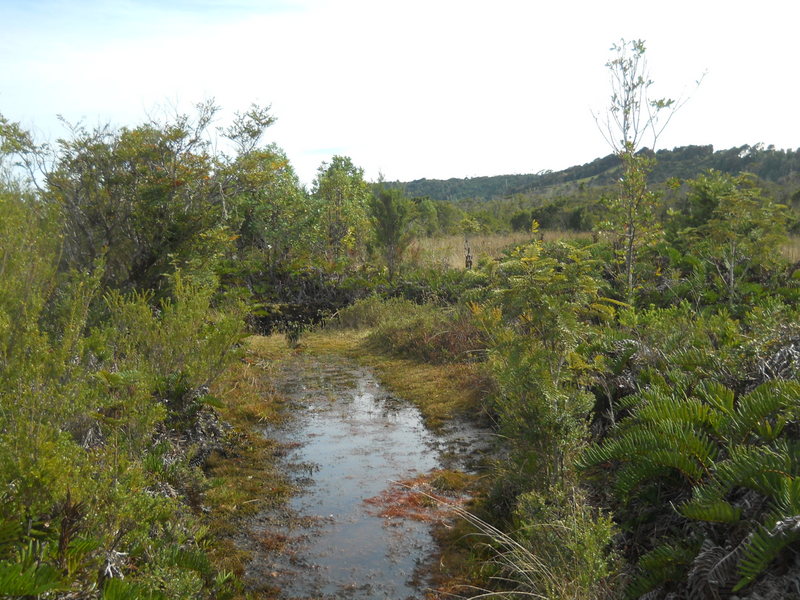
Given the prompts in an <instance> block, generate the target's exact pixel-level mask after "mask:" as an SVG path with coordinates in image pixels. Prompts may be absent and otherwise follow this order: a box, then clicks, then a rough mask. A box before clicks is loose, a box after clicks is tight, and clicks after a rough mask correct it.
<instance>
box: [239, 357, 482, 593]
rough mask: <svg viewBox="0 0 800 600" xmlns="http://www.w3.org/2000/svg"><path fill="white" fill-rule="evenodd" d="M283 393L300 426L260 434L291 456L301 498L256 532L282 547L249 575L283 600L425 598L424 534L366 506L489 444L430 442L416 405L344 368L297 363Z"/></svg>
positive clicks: (466, 434) (456, 437)
mask: <svg viewBox="0 0 800 600" xmlns="http://www.w3.org/2000/svg"><path fill="white" fill-rule="evenodd" d="M281 386H282V391H283V392H284V393H285V394H286V395H288V396H289V397H290V398H291V399H292V400H293V402H294V403H295V407H294V411H293V413H294V414H296V417H294V418H293V419H292V421H291V423H290V424H289V425H287V426H285V427H283V428H281V429H275V430H270V431H268V432H266V434H267V435H269V436H270V437H272V438H277V439H279V440H281V441H283V442H284V443H286V444H287V447H289V448H290V450H289V451H288V452H287V455H286V458H285V460H286V461H287V466H288V467H289V469H290V471H291V472H292V473H293V476H294V478H295V480H296V482H297V483H298V484H299V485H300V489H301V492H300V493H299V494H298V495H296V496H294V497H293V499H292V500H291V502H290V506H289V507H288V510H287V511H284V512H281V513H275V512H267V513H264V514H263V515H261V516H260V518H259V519H257V520H256V522H255V523H254V524H253V531H252V532H251V533H252V534H253V535H255V536H261V537H263V536H264V535H268V536H269V535H276V536H279V537H280V539H281V540H284V541H285V542H286V543H285V545H284V546H283V547H282V549H281V551H279V552H272V553H269V552H263V553H260V554H258V555H257V556H256V559H255V560H254V561H253V563H252V564H251V566H250V569H249V572H248V576H249V577H250V578H251V580H252V579H256V580H258V579H263V580H269V581H271V582H272V583H274V584H275V585H276V586H277V587H278V588H280V590H281V594H282V596H281V597H282V598H292V599H294V598H343V597H346V598H354V599H367V598H369V599H379V598H387V599H392V600H403V599H406V598H422V597H424V595H425V589H426V588H427V587H428V586H429V582H428V581H427V578H426V575H425V573H426V569H425V567H426V566H428V564H429V562H430V561H431V560H432V559H433V557H435V554H436V550H437V549H436V545H435V542H434V540H433V538H432V536H431V531H430V525H429V524H428V523H425V522H420V521H416V520H411V519H401V518H393V519H387V518H383V517H381V516H379V515H378V514H377V512H379V511H376V510H375V507H374V506H372V505H370V504H369V503H365V502H364V501H365V500H366V499H369V498H374V497H375V496H378V495H379V494H381V493H382V492H385V491H386V490H387V488H389V487H390V485H391V483H392V482H394V481H399V480H404V479H408V478H412V477H414V476H415V475H419V474H423V473H426V472H428V471H430V470H431V469H435V468H441V467H442V466H443V464H444V455H445V452H446V451H447V450H448V449H452V447H453V444H456V445H458V446H459V447H460V448H459V450H460V451H461V452H463V450H464V448H466V447H469V448H472V447H473V446H475V445H480V444H485V442H486V439H485V436H484V437H482V436H481V435H480V433H479V432H477V431H471V430H469V429H468V428H465V427H463V426H461V427H457V428H454V429H453V430H452V431H451V432H450V433H449V434H446V435H443V436H434V435H433V434H432V433H431V432H430V431H428V430H427V429H426V427H425V425H424V423H423V421H422V417H421V415H420V413H419V411H418V410H417V409H416V408H415V407H414V406H412V405H411V404H409V403H408V402H405V401H403V400H401V399H399V398H396V397H395V396H393V395H391V394H390V393H388V392H387V391H386V390H384V389H383V388H381V386H380V385H379V383H378V382H377V381H376V379H375V377H374V376H373V374H372V373H371V372H370V371H369V370H366V369H363V368H361V367H358V366H356V365H353V364H351V363H347V362H344V361H341V360H336V359H327V360H325V361H319V360H317V359H313V358H307V357H305V358H304V357H298V358H296V359H294V361H293V362H292V363H291V364H289V365H288V366H287V367H286V368H285V370H284V374H283V380H282V382H281ZM447 454H448V455H452V452H448V453H447ZM448 466H452V465H450V464H448Z"/></svg>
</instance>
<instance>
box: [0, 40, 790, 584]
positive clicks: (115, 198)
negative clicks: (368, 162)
mask: <svg viewBox="0 0 800 600" xmlns="http://www.w3.org/2000/svg"><path fill="white" fill-rule="evenodd" d="M644 57H645V47H644V44H643V43H642V42H638V41H637V42H633V43H629V42H624V41H622V42H620V43H619V44H618V45H616V46H615V47H614V48H613V55H612V58H611V60H610V61H609V64H608V67H609V69H610V72H611V73H612V74H614V75H615V76H619V77H618V79H616V81H617V83H616V84H615V85H617V86H618V87H615V88H614V91H613V95H612V99H611V103H610V109H609V119H608V121H607V122H606V126H607V127H606V130H604V132H605V133H607V134H608V136H609V141H610V143H611V146H612V149H613V154H612V155H611V156H610V157H606V158H605V159H598V161H595V163H591V164H590V165H583V166H582V167H574V168H573V169H570V170H567V171H564V172H561V173H559V174H553V173H542V174H539V175H537V176H530V177H532V178H533V179H526V180H525V181H523V180H517V179H514V180H513V182H511V183H515V185H516V184H517V183H518V184H519V185H523V184H524V185H525V186H529V187H525V188H519V189H511V188H509V185H510V183H509V181H511V180H508V179H507V180H506V182H505V184H504V185H505V187H504V188H502V189H501V188H496V187H492V188H491V189H490V188H486V189H490V191H481V192H480V193H478V191H474V192H463V191H458V193H456V191H453V190H456V189H458V190H463V189H467V188H468V186H467V187H466V188H465V187H464V186H461V187H459V186H457V185H456V184H457V183H458V182H455V181H451V182H449V184H450V187H449V188H447V190H450V191H449V192H447V193H446V194H445V193H444V192H443V194H444V195H443V196H439V197H437V194H438V192H436V191H435V190H436V189H438V188H436V186H433V187H431V186H428V187H427V188H425V187H424V186H421V185H418V184H419V182H413V184H408V185H407V186H405V187H404V186H402V185H400V184H398V183H396V182H395V183H387V182H378V183H371V182H368V181H366V180H365V179H364V174H363V171H362V170H361V169H360V168H359V167H358V166H356V165H355V164H353V162H352V161H351V159H349V158H347V157H343V156H336V157H334V158H332V159H331V161H330V162H326V163H323V164H322V165H321V166H320V168H319V171H318V173H317V177H316V178H315V180H314V182H313V184H312V185H311V186H310V188H308V189H306V188H304V187H303V186H302V185H300V183H299V182H298V179H297V177H296V176H295V174H294V171H293V169H292V166H291V164H290V163H289V161H288V159H287V157H286V155H285V154H284V153H283V151H282V150H281V149H280V148H278V147H277V146H275V145H270V144H266V143H264V142H263V139H264V137H265V136H266V132H267V130H268V128H269V126H270V125H271V124H272V122H273V121H274V117H273V116H272V115H271V113H270V111H269V109H268V107H259V106H252V107H251V108H250V109H248V110H247V111H245V112H242V113H237V114H236V115H235V116H234V119H233V124H232V125H231V126H230V127H229V128H227V129H226V130H224V131H222V132H220V134H219V135H220V136H222V137H221V138H219V139H217V138H215V137H214V136H212V135H211V131H212V124H213V122H214V119H215V118H216V116H217V113H218V110H219V109H218V108H217V107H216V106H214V104H213V103H205V104H202V105H199V106H198V107H197V110H196V112H195V113H194V114H192V115H175V116H172V117H169V118H166V119H164V120H162V121H155V120H152V121H148V122H146V123H143V124H140V125H138V126H136V127H132V128H128V127H123V128H119V129H115V128H112V127H110V126H109V127H99V128H96V129H93V130H90V129H86V128H84V127H82V126H74V127H72V128H71V129H70V132H69V135H68V136H66V137H65V138H64V139H61V140H58V142H56V143H55V144H53V145H42V144H38V143H37V142H36V140H35V139H34V138H33V137H32V136H31V135H30V134H29V133H28V132H27V131H25V130H23V129H22V128H21V127H20V126H19V125H18V124H16V123H13V122H10V121H8V120H6V119H3V118H2V117H0V596H3V597H9V598H87V599H88V598H106V599H115V598H151V599H159V598H175V599H178V598H244V597H248V596H250V597H269V594H270V593H272V592H271V591H269V590H263V589H262V590H261V591H255V590H248V588H247V586H246V584H245V582H244V579H243V577H242V575H243V573H244V569H245V566H246V564H247V560H248V558H247V554H246V553H245V552H244V551H243V550H241V549H240V548H239V547H238V546H237V544H236V543H235V536H236V532H237V527H238V524H240V523H242V520H243V519H246V518H247V517H248V515H252V514H253V513H254V512H255V511H257V510H260V509H261V508H263V507H264V506H265V505H266V506H279V505H280V503H281V502H283V501H285V500H286V498H288V497H289V496H290V495H291V494H292V492H293V489H292V486H291V485H290V483H289V482H288V481H287V479H286V478H285V477H284V476H283V474H282V473H281V472H280V468H279V467H278V466H277V464H278V463H277V462H276V457H278V456H280V454H281V448H280V447H278V446H277V445H276V443H275V442H272V441H270V440H267V439H264V437H263V436H262V435H260V434H259V425H260V424H263V423H265V422H278V421H280V420H281V419H283V418H285V416H286V414H287V412H286V411H287V410H290V409H289V407H288V406H286V405H285V403H284V401H283V400H282V398H281V397H280V395H279V394H277V393H276V392H275V390H274V389H273V388H272V385H271V378H270V374H271V372H272V369H274V368H275V363H276V362H277V361H279V360H280V358H281V357H282V356H285V355H286V354H287V353H292V352H309V353H319V354H340V355H346V356H348V357H350V358H353V359H355V360H357V361H359V362H361V363H362V364H366V365H368V366H370V367H372V368H374V369H375V371H376V372H377V373H378V375H379V376H380V377H381V379H382V381H383V382H384V383H386V384H387V385H388V386H389V387H390V388H392V389H393V390H394V391H396V392H397V393H399V394H400V395H402V396H404V397H406V398H408V399H409V400H411V401H413V402H415V403H416V404H417V405H418V406H419V407H420V409H421V411H422V413H423V415H424V417H425V419H426V421H427V423H428V424H429V425H430V427H431V428H432V429H434V430H435V429H436V428H437V427H439V426H441V425H442V424H444V423H446V422H447V421H448V420H450V419H453V418H455V417H459V418H463V417H464V416H468V417H470V418H476V419H478V420H480V422H481V423H483V424H484V425H485V426H486V427H491V428H493V429H494V431H495V432H496V433H497V435H498V438H499V439H500V440H502V442H501V444H502V449H501V450H502V454H501V455H502V457H503V458H502V460H497V461H496V463H495V464H493V465H492V466H491V467H490V468H487V469H486V472H485V473H482V474H481V477H480V478H477V480H479V482H478V483H476V481H477V480H474V479H471V478H465V476H464V475H463V474H459V473H450V472H444V471H442V472H438V473H433V474H431V477H430V480H426V481H425V484H426V485H428V486H429V487H428V489H429V492H430V497H431V498H434V499H435V498H437V497H438V496H439V495H444V496H446V495H448V494H452V493H454V492H456V491H460V490H462V489H464V488H467V487H469V488H470V489H471V490H473V493H474V490H476V489H480V493H479V494H478V498H477V499H475V500H474V501H473V503H472V504H470V505H469V506H468V511H469V512H467V509H465V508H464V507H460V508H458V512H459V514H461V515H462V516H463V517H464V521H463V522H462V523H460V524H459V525H457V526H455V527H454V529H453V530H452V532H451V533H450V534H448V533H445V532H444V531H442V532H440V536H439V537H440V539H441V540H442V543H443V544H447V545H450V546H451V549H452V551H453V554H451V555H447V554H446V555H445V556H444V557H443V558H442V561H441V564H442V565H444V566H445V568H446V569H447V571H448V575H449V576H451V577H452V578H453V581H452V582H451V583H450V585H449V587H448V591H449V592H451V593H455V594H459V595H461V596H464V597H470V596H476V595H479V594H484V595H490V596H496V597H509V598H510V597H515V596H526V597H531V596H532V597H540V598H553V599H562V598H563V599H567V598H569V599H587V600H588V599H600V598H618V597H619V598H632V599H633V598H647V599H648V600H657V599H663V600H666V599H667V598H692V599H694V598H697V599H699V598H731V597H734V596H735V597H738V598H752V599H756V598H759V599H764V598H775V599H777V598H786V597H791V596H793V595H796V594H797V590H798V589H799V588H798V586H800V563H798V558H797V557H798V550H800V545H798V544H800V462H798V457H799V456H800V383H798V369H800V325H798V323H800V309H798V300H800V269H798V264H797V260H798V256H797V239H796V238H792V237H791V234H792V232H796V231H797V227H798V225H797V224H798V212H797V210H798V208H800V206H799V205H800V176H798V173H800V170H798V168H797V153H796V152H792V151H780V150H775V149H774V148H771V147H770V148H764V147H762V146H747V147H742V148H736V149H732V150H730V151H722V152H720V151H718V152H713V150H710V149H706V148H694V149H692V148H688V149H687V148H684V149H676V150H674V151H672V152H666V151H657V152H654V151H653V148H652V146H653V144H652V142H649V141H648V140H649V139H650V138H648V137H647V136H646V135H644V134H647V133H648V131H649V132H650V133H653V132H655V131H656V129H657V122H656V120H654V118H655V116H657V115H659V114H660V115H662V116H664V115H668V114H669V111H672V110H674V109H675V108H676V107H678V106H679V105H680V103H673V102H671V101H669V100H663V99H659V100H652V99H648V98H647V96H646V91H647V88H648V87H649V83H650V79H649V76H648V74H647V72H646V64H645V63H644ZM626 94H627V95H626ZM668 120H669V119H668V118H667V119H666V122H668ZM664 122H665V121H662V123H664ZM615 127H619V129H618V130H617V129H615ZM626 127H628V129H627V130H626V129H625V128H626ZM631 127H633V128H634V129H630V128H631ZM637 128H638V129H637ZM651 130H652V131H651ZM640 134H642V135H640ZM656 137H657V136H656ZM654 139H655V138H653V140H652V141H654ZM220 148H222V150H221V149H220ZM478 179H481V178H478ZM429 183H430V182H429ZM471 183H472V184H474V185H473V187H474V186H475V185H477V184H478V183H481V184H484V183H486V184H487V185H489V182H483V181H481V182H478V181H472V182H471ZM440 187H441V186H440ZM469 189H472V188H469ZM476 189H477V188H476ZM447 190H445V191H447ZM481 190H484V188H481ZM498 190H500V191H498ZM465 194H466V195H465ZM512 232H516V233H513V237H509V236H510V235H511V234H512ZM453 240H457V243H456V244H455V245H454V243H453ZM476 486H477V487H476ZM395 491H396V492H397V493H396V495H397V497H398V498H400V499H402V500H403V502H406V504H408V506H406V509H408V510H410V508H409V507H411V505H412V504H414V503H419V502H421V501H420V499H419V498H411V497H409V496H408V495H406V494H404V493H402V490H400V489H398V490H395ZM376 503H379V504H380V509H381V510H387V511H390V510H395V511H401V509H403V506H395V507H392V506H389V505H388V504H387V503H388V498H382V499H380V502H378V501H377V500H376ZM422 504H423V505H424V502H423V503H422ZM414 507H415V509H416V508H419V509H420V511H421V512H420V515H421V516H420V518H423V517H424V515H425V514H427V513H424V510H423V509H424V508H425V506H421V507H417V506H416V504H415V505H414ZM264 543H265V544H266V543H267V541H265V542H264ZM270 544H272V545H274V546H275V548H274V549H275V551H276V552H280V544H279V543H278V542H277V541H276V540H272V541H270ZM454 556H458V557H459V559H458V560H455V559H454V558H453V557H454ZM458 582H461V583H463V585H461V586H457V585H456V583H458ZM484 597H485V596H484Z"/></svg>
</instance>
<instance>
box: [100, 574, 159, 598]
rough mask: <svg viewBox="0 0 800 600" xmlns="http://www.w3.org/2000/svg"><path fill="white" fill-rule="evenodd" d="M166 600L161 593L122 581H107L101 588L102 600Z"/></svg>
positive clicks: (116, 579) (115, 579)
mask: <svg viewBox="0 0 800 600" xmlns="http://www.w3.org/2000/svg"><path fill="white" fill-rule="evenodd" d="M131 598H136V600H167V597H166V596H165V595H164V594H162V593H161V592H157V591H153V590H150V589H147V588H145V587H144V586H142V585H137V584H135V583H129V582H127V581H125V580H124V579H118V578H114V579H108V580H107V581H106V583H105V585H104V586H103V596H102V599H103V600H130V599H131Z"/></svg>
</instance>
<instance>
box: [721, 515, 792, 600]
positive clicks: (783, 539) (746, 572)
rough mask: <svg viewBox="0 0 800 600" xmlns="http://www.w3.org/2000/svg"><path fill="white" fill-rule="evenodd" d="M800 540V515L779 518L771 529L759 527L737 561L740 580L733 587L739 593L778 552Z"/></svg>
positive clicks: (759, 573) (762, 570)
mask: <svg viewBox="0 0 800 600" xmlns="http://www.w3.org/2000/svg"><path fill="white" fill-rule="evenodd" d="M798 540H800V515H797V516H791V517H788V518H779V519H778V520H777V521H774V526H773V527H772V528H771V529H767V528H766V527H761V528H759V529H758V530H756V531H754V532H753V533H752V534H751V535H750V538H749V541H748V543H747V546H746V548H745V551H744V556H743V557H742V559H741V561H739V574H740V575H741V576H742V578H741V579H740V580H739V582H738V583H737V584H736V585H735V586H734V588H733V591H735V592H736V591H739V590H740V589H742V588H743V587H745V586H747V585H749V584H750V583H751V582H752V581H754V580H755V579H756V578H757V577H758V576H759V575H761V573H763V572H764V570H765V569H766V568H767V566H769V564H770V563H771V562H772V561H773V560H774V559H775V558H777V556H778V555H779V554H780V552H781V551H782V550H783V549H784V548H785V547H786V546H788V545H789V544H792V543H794V542H796V541H798Z"/></svg>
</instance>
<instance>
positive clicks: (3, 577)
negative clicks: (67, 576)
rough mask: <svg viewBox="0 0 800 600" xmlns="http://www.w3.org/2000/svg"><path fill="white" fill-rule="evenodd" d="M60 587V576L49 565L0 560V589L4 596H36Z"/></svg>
mask: <svg viewBox="0 0 800 600" xmlns="http://www.w3.org/2000/svg"><path fill="white" fill-rule="evenodd" d="M60 587H61V578H60V576H59V574H58V571H57V570H56V569H55V568H54V567H52V566H51V565H47V564H41V565H36V564H31V565H24V564H22V563H21V562H14V563H12V562H8V561H5V562H0V590H2V593H3V595H4V596H5V595H8V596H38V595H40V594H44V593H46V592H52V591H54V590H57V589H59V588H60Z"/></svg>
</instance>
